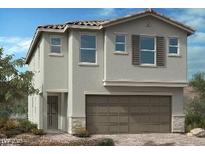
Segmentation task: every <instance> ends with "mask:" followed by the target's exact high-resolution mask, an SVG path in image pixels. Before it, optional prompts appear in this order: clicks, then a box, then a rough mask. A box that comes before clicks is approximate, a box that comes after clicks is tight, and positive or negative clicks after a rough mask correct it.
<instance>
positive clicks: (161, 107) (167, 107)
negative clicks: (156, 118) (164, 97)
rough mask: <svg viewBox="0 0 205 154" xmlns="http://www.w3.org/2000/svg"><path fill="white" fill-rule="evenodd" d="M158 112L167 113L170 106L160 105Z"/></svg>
mask: <svg viewBox="0 0 205 154" xmlns="http://www.w3.org/2000/svg"><path fill="white" fill-rule="evenodd" d="M160 112H161V113H169V112H170V107H169V106H160Z"/></svg>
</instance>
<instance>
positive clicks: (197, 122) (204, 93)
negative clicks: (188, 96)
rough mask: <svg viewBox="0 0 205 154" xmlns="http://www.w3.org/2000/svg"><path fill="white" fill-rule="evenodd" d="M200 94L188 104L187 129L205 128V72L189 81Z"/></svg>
mask: <svg viewBox="0 0 205 154" xmlns="http://www.w3.org/2000/svg"><path fill="white" fill-rule="evenodd" d="M189 85H190V86H192V88H193V89H194V91H195V92H197V94H198V95H199V96H197V97H195V98H193V99H192V100H191V102H190V103H188V104H187V106H186V108H185V109H186V120H185V122H186V130H187V131H189V130H190V129H193V128H196V127H201V128H205V73H203V72H198V73H196V74H194V75H193V78H192V80H191V81H190V83H189Z"/></svg>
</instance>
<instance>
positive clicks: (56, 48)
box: [51, 37, 61, 53]
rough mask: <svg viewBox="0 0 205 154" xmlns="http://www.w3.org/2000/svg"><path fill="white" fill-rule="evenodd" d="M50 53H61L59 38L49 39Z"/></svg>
mask: <svg viewBox="0 0 205 154" xmlns="http://www.w3.org/2000/svg"><path fill="white" fill-rule="evenodd" d="M51 53H61V38H60V37H52V38H51Z"/></svg>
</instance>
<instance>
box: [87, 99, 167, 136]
mask: <svg viewBox="0 0 205 154" xmlns="http://www.w3.org/2000/svg"><path fill="white" fill-rule="evenodd" d="M92 97H93V96H88V97H87V101H91V102H87V106H86V111H87V116H86V117H87V122H86V124H87V128H88V131H89V132H90V133H100V134H113V133H114V134H116V133H145V132H148V133H151V132H170V131H171V129H170V128H171V126H170V125H171V117H170V116H171V103H170V101H171V99H170V97H169V96H94V98H92ZM91 98H92V99H91Z"/></svg>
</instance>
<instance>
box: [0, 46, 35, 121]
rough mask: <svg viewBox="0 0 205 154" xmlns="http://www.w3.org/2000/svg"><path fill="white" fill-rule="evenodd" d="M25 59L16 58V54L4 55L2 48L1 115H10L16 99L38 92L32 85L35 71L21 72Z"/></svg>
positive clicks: (0, 70) (0, 68)
mask: <svg viewBox="0 0 205 154" xmlns="http://www.w3.org/2000/svg"><path fill="white" fill-rule="evenodd" d="M24 65H25V59H24V58H20V59H14V55H4V54H3V48H0V116H1V117H2V116H9V115H10V114H11V113H12V108H13V106H14V105H15V100H21V99H23V98H25V96H28V95H29V94H34V93H38V90H37V89H35V88H34V87H33V86H32V82H31V80H32V77H33V73H32V72H30V71H25V72H21V71H19V68H22V67H23V66H24Z"/></svg>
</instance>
